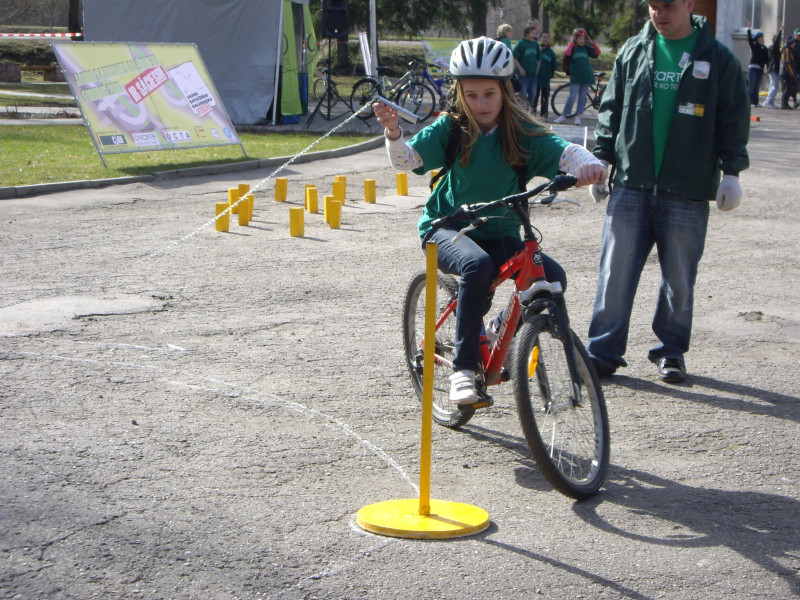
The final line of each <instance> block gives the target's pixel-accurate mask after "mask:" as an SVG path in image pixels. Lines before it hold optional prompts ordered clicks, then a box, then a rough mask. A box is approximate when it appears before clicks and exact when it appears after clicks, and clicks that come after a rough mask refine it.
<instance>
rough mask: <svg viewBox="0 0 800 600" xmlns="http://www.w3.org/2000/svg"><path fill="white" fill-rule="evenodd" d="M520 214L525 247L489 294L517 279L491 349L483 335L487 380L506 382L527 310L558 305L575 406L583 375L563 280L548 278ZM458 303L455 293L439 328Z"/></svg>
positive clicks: (556, 321)
mask: <svg viewBox="0 0 800 600" xmlns="http://www.w3.org/2000/svg"><path fill="white" fill-rule="evenodd" d="M514 209H515V210H516V211H517V212H518V214H519V213H522V212H523V211H524V209H523V208H521V207H520V206H519V205H518V204H515V205H514ZM520 216H521V217H522V226H523V230H524V246H523V248H522V249H521V250H520V251H519V252H517V253H516V254H514V256H512V257H511V258H510V259H508V260H507V261H506V262H505V263H504V264H503V265H502V266H501V267H500V270H499V272H498V274H497V276H496V277H495V279H494V281H493V282H492V285H491V287H490V293H493V292H494V291H495V290H496V289H497V288H498V287H499V286H500V285H502V284H503V283H505V282H506V281H508V280H509V279H511V278H513V280H514V291H513V293H512V294H511V298H510V299H509V301H508V305H507V306H506V309H505V311H504V313H503V314H504V317H503V323H502V325H501V326H500V331H499V334H498V337H497V340H496V341H495V343H494V345H493V346H492V347H491V348H490V347H489V344H488V340H487V339H486V336H485V334H481V340H480V354H481V365H482V367H483V375H484V383H485V385H486V386H487V387H488V386H490V385H498V384H500V383H502V382H503V363H504V362H505V360H506V356H507V355H508V352H509V350H510V349H511V341H512V339H513V338H514V336H515V335H516V332H517V327H518V325H519V323H520V319H521V318H523V317H524V314H523V313H524V311H529V312H530V313H532V314H538V313H540V312H542V311H544V310H549V309H553V308H555V309H556V310H550V314H551V317H553V328H554V335H555V336H556V337H558V338H559V339H561V338H563V339H564V342H565V345H566V347H567V349H568V351H567V365H568V369H569V373H570V378H571V379H572V387H573V392H574V393H573V397H572V398H573V402H574V403H575V405H576V406H579V405H580V404H582V402H583V399H582V397H581V392H580V376H579V374H578V366H577V360H576V358H575V347H574V344H573V342H572V336H571V335H570V331H571V329H570V325H569V318H568V316H567V310H566V303H565V302H564V296H563V290H562V289H561V284H560V283H558V282H549V281H547V279H546V277H545V272H544V266H543V261H542V254H541V248H540V246H539V242H538V240H537V238H536V236H535V234H534V232H533V228H532V226H531V225H530V220H529V219H528V218H527V215H526V214H521V215H520ZM457 305H458V297H457V296H456V297H454V298H453V299H451V301H450V302H449V303H448V305H447V307H446V308H445V309H444V310H443V311H442V314H441V315H439V317H438V318H437V321H436V331H438V330H439V329H440V328H441V326H442V324H443V323H444V321H445V320H446V319H447V318H448V317H449V316H450V315H451V314H452V313H453V312H454V311H455V310H456V307H457ZM423 347H424V342H423ZM434 360H435V361H437V362H439V363H440V364H445V365H447V366H448V367H450V368H452V367H453V365H452V364H451V363H450V361H448V360H446V359H444V358H443V357H441V356H440V355H438V354H435V357H434ZM486 405H487V404H486V403H484V402H479V403H477V404H474V405H473V408H481V407H483V406H486Z"/></svg>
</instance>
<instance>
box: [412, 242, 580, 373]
mask: <svg viewBox="0 0 800 600" xmlns="http://www.w3.org/2000/svg"><path fill="white" fill-rule="evenodd" d="M456 233H458V229H455V228H454V229H438V230H436V231H432V232H430V233H429V234H428V235H426V236H425V238H424V240H423V251H424V250H425V243H426V242H436V243H437V244H438V258H439V269H440V270H441V271H442V272H443V273H449V274H451V275H459V276H460V277H461V281H460V282H459V285H458V307H457V308H456V340H455V346H456V347H455V356H454V357H453V367H454V369H455V370H456V371H464V370H466V371H477V370H478V366H479V365H480V364H481V357H480V349H479V345H480V335H481V327H482V326H483V316H484V315H485V314H486V313H487V312H489V309H490V308H491V306H492V298H491V296H490V295H489V288H490V287H491V285H492V281H493V280H494V278H495V277H496V276H497V273H498V271H499V270H500V267H501V266H502V265H503V263H504V262H506V261H507V260H508V259H509V258H511V257H512V256H513V255H514V254H516V253H517V252H518V251H519V250H520V249H521V248H522V246H523V242H522V241H520V240H519V239H517V238H514V237H505V238H501V239H497V240H477V241H476V240H473V239H472V238H470V237H469V236H467V235H464V236H461V238H460V239H459V240H458V241H457V242H456V243H455V244H454V243H453V241H452V240H453V237H454V236H455V234H456ZM542 260H543V262H542V264H543V265H544V269H545V273H547V280H548V281H559V282H560V283H561V286H562V288H564V289H565V290H566V287H567V275H566V273H565V272H564V269H563V268H562V267H561V265H559V264H558V263H557V262H556V261H554V260H553V259H552V258H550V257H549V256H546V255H545V254H542Z"/></svg>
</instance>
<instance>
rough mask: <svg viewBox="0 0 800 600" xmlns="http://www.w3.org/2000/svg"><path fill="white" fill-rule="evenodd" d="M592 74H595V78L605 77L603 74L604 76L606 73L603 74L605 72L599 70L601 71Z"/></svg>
mask: <svg viewBox="0 0 800 600" xmlns="http://www.w3.org/2000/svg"><path fill="white" fill-rule="evenodd" d="M594 76H595V77H597V78H598V79H599V78H601V77H605V76H606V74H605V72H601V73H595V74H594Z"/></svg>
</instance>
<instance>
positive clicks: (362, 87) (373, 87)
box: [350, 77, 380, 121]
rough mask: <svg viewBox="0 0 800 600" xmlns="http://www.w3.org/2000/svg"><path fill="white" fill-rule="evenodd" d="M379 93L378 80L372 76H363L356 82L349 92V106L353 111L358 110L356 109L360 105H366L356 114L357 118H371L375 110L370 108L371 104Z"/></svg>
mask: <svg viewBox="0 0 800 600" xmlns="http://www.w3.org/2000/svg"><path fill="white" fill-rule="evenodd" d="M379 93H380V86H379V85H378V81H377V80H376V79H373V78H372V77H365V78H364V79H359V80H358V81H357V82H356V84H355V85H354V86H353V91H352V93H351V94H350V108H352V109H353V112H358V109H360V108H361V107H362V106H364V105H368V107H367V108H365V109H364V111H363V112H362V113H361V114H359V115H358V118H359V119H362V120H364V121H366V120H368V119H371V118H372V115H374V114H375V111H373V110H372V106H371V104H372V103H373V102H374V101H375V98H377V97H378V95H379Z"/></svg>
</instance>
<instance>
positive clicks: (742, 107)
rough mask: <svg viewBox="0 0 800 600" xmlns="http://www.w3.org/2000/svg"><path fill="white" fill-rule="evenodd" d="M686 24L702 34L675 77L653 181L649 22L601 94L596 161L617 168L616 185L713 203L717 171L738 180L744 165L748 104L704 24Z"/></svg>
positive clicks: (733, 67) (725, 53)
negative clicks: (675, 92)
mask: <svg viewBox="0 0 800 600" xmlns="http://www.w3.org/2000/svg"><path fill="white" fill-rule="evenodd" d="M692 20H693V25H694V27H695V28H696V29H699V30H700V33H699V36H698V39H697V44H696V45H695V48H694V51H693V52H692V55H691V57H689V60H688V61H687V62H686V65H685V66H684V67H683V71H682V73H681V79H680V84H679V87H678V95H677V98H676V102H675V115H674V118H673V121H672V127H671V129H670V132H669V136H668V138H667V143H666V147H665V150H664V162H663V164H662V167H661V172H660V173H659V176H658V180H656V178H655V164H654V158H653V155H654V150H653V65H654V62H655V39H656V35H657V32H656V29H655V27H654V26H653V24H652V22H650V21H648V22H647V24H646V25H645V26H644V28H643V29H642V31H641V33H640V34H639V35H637V36H634V37H632V38H630V39H629V40H628V41H627V42H626V43H625V46H624V47H623V48H622V50H620V52H619V54H617V58H616V61H615V63H614V70H613V72H612V73H611V78H610V79H609V81H608V87H607V88H606V90H605V91H604V93H603V101H602V104H601V106H600V114H599V116H598V121H597V128H596V129H595V140H596V142H597V145H596V146H595V149H594V154H595V156H597V157H598V158H600V159H601V160H605V161H608V162H609V163H612V164H616V167H617V173H616V176H615V178H614V184H615V185H620V186H623V187H627V188H636V189H658V190H660V191H667V192H670V193H672V194H676V195H680V196H684V197H686V198H690V199H692V200H701V201H702V200H712V199H714V198H715V197H716V194H717V186H718V184H719V178H720V170H722V172H724V173H726V174H730V175H738V174H739V172H740V171H743V170H744V169H746V168H747V167H748V166H749V165H750V160H749V158H748V154H747V140H748V137H749V135H750V102H749V100H748V96H747V85H746V84H745V81H744V76H743V74H742V73H743V72H742V67H741V65H740V64H739V61H738V60H737V59H736V57H735V56H734V54H733V53H732V52H731V51H730V50H729V49H728V48H726V47H725V46H723V45H722V44H720V43H719V42H718V41H717V40H716V39H715V38H714V35H713V34H712V32H711V27H710V26H709V24H708V22H707V21H706V19H705V17H700V16H697V15H692Z"/></svg>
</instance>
